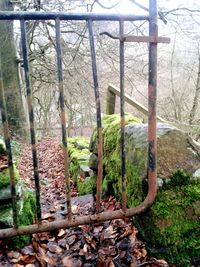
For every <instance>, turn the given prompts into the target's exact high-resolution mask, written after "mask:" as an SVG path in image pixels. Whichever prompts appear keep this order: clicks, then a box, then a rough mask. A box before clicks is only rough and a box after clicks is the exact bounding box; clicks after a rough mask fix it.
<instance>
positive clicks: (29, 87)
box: [20, 19, 41, 222]
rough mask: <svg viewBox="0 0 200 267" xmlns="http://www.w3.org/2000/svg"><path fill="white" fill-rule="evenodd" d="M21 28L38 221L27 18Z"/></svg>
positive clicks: (38, 187)
mask: <svg viewBox="0 0 200 267" xmlns="http://www.w3.org/2000/svg"><path fill="white" fill-rule="evenodd" d="M20 26H21V27H20V28H21V43H22V55H23V63H24V74H25V83H26V99H27V105H28V118H29V125H30V136H31V149H32V157H33V172H34V181H35V194H36V212H37V220H38V222H39V221H40V220H41V206H40V184H39V173H38V160H37V150H36V140H35V128H34V112H33V103H32V96H31V85H30V73H29V65H28V53H27V41H26V28H25V27H26V25H25V20H24V19H22V20H20Z"/></svg>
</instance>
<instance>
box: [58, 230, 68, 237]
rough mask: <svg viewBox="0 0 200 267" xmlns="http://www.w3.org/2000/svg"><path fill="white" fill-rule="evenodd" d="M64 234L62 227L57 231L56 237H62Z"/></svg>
mask: <svg viewBox="0 0 200 267" xmlns="http://www.w3.org/2000/svg"><path fill="white" fill-rule="evenodd" d="M65 234H66V231H65V230H64V229H60V231H59V233H58V237H62V236H64V235H65Z"/></svg>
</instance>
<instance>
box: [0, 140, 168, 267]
mask: <svg viewBox="0 0 200 267" xmlns="http://www.w3.org/2000/svg"><path fill="white" fill-rule="evenodd" d="M59 144H60V142H59V140H57V139H55V138H46V139H43V140H42V141H40V142H39V143H38V145H37V149H38V161H39V176H40V184H41V188H40V190H41V208H42V221H43V222H48V221H53V220H56V219H64V218H66V214H67V213H66V210H65V179H64V164H63V153H62V149H61V147H60V145H59ZM20 158H21V160H20V164H19V165H18V170H19V172H20V175H21V177H22V179H23V180H24V182H25V183H26V184H27V185H28V186H29V187H31V188H34V180H33V166H32V157H31V150H30V146H26V145H23V148H22V152H21V155H20ZM70 184H71V192H72V212H73V215H74V216H76V215H78V216H80V215H88V214H91V213H92V210H93V198H92V196H91V195H88V196H86V197H78V192H77V190H76V188H75V186H74V184H73V181H72V180H71V182H70ZM102 207H103V209H107V210H115V209H119V203H118V202H117V201H116V200H115V199H114V198H113V197H112V196H111V197H109V198H108V199H107V200H105V201H102ZM137 233H138V231H137V229H136V228H135V227H134V226H133V224H132V222H131V220H129V219H127V220H121V219H119V220H113V221H105V222H103V223H96V224H90V225H82V226H78V227H74V228H70V229H60V230H56V231H52V232H48V233H47V232H45V233H39V234H33V235H32V239H31V243H30V244H29V245H28V246H26V247H24V248H22V249H17V250H9V249H7V248H6V246H5V244H4V242H3V241H0V245H1V251H0V267H1V266H6V267H8V266H14V267H23V266H26V267H39V266H41V267H51V266H52V267H53V266H60V267H61V266H66V267H79V266H83V267H92V266H97V267H125V266H126V267H128V266H130V267H140V266H146V267H148V266H149V267H150V266H151V267H167V266H169V265H168V264H167V262H166V261H164V260H157V259H155V258H152V257H149V256H148V255H147V251H146V249H145V246H144V244H143V243H142V242H141V241H140V240H138V238H137Z"/></svg>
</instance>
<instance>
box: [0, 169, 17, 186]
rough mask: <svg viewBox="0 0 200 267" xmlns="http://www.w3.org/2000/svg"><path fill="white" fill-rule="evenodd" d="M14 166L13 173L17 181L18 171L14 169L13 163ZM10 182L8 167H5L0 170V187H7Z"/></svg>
mask: <svg viewBox="0 0 200 267" xmlns="http://www.w3.org/2000/svg"><path fill="white" fill-rule="evenodd" d="M13 168H14V175H15V180H16V182H17V181H19V179H20V177H19V172H18V170H17V169H16V167H15V165H14V166H13ZM9 184H10V175H9V169H8V168H7V169H5V170H3V171H1V172H0V189H1V188H3V187H7V186H8V185H9Z"/></svg>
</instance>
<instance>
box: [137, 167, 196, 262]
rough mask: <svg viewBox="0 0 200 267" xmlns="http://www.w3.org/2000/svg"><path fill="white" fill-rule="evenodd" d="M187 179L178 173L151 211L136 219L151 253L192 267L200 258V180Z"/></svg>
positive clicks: (172, 177) (181, 173)
mask: <svg viewBox="0 0 200 267" xmlns="http://www.w3.org/2000/svg"><path fill="white" fill-rule="evenodd" d="M178 177H179V182H178ZM186 177H188V178H189V176H187V174H185V173H183V172H182V171H177V172H176V173H175V174H174V175H173V176H171V180H170V182H169V183H168V184H165V185H164V186H163V187H162V189H160V190H159V191H158V194H157V197H156V201H155V203H154V204H153V206H152V207H151V209H149V210H148V211H147V212H145V213H144V214H141V215H139V216H137V217H135V218H134V220H135V224H136V226H137V227H138V229H139V230H140V234H141V235H142V236H143V238H144V239H145V241H146V242H147V247H149V249H150V250H151V252H152V253H155V255H156V256H158V255H159V256H162V257H165V259H166V260H167V261H168V262H170V263H173V264H175V265H176V266H191V264H194V263H195V260H196V259H197V258H198V257H199V255H200V247H199V237H200V227H199V223H200V221H199V218H200V179H198V180H196V181H194V180H193V181H191V180H189V179H188V180H187V179H186Z"/></svg>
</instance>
